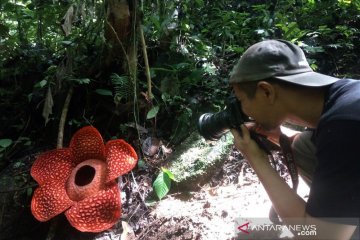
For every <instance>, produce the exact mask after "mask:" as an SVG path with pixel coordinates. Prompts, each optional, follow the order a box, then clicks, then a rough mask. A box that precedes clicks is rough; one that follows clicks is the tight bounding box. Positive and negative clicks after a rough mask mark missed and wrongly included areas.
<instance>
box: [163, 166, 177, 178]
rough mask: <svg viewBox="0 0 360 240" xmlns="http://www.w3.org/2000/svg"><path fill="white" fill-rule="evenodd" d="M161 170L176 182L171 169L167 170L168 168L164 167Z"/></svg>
mask: <svg viewBox="0 0 360 240" xmlns="http://www.w3.org/2000/svg"><path fill="white" fill-rule="evenodd" d="M161 170H162V171H163V172H164V173H166V174H167V175H168V176H169V178H170V179H171V180H173V181H175V176H174V174H173V173H172V172H171V171H170V170H169V169H166V168H163V167H162V168H161Z"/></svg>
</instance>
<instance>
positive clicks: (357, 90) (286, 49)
mask: <svg viewBox="0 0 360 240" xmlns="http://www.w3.org/2000/svg"><path fill="white" fill-rule="evenodd" d="M230 84H231V85H232V87H233V89H234V92H235V95H236V97H237V98H238V99H239V100H240V102H241V107H242V110H243V112H244V113H245V114H247V115H248V116H250V117H252V118H253V119H254V120H255V122H256V123H257V124H258V126H260V128H261V129H262V130H263V131H267V133H268V134H269V136H270V137H274V136H276V133H277V130H278V129H279V126H280V124H282V123H283V122H290V123H295V124H298V125H302V126H306V127H309V128H312V129H315V131H314V134H311V133H309V132H304V133H301V134H300V135H298V136H297V137H295V140H294V142H293V151H294V157H295V162H296V163H297V165H298V167H299V170H300V174H301V175H303V176H304V178H305V180H307V182H310V183H311V185H310V189H311V190H310V195H309V199H308V201H307V202H305V201H304V200H303V199H302V198H300V197H299V196H298V195H297V194H296V193H295V192H294V191H293V190H292V189H291V188H290V187H289V186H288V185H287V184H286V183H285V182H284V180H283V179H282V178H281V177H280V176H279V175H278V174H277V172H276V171H275V170H274V169H273V168H272V167H271V165H270V162H269V159H268V156H267V154H266V153H265V152H264V151H263V150H262V149H260V148H259V147H258V145H257V144H256V143H255V142H254V141H253V140H252V139H251V138H250V136H249V131H248V129H247V127H246V126H244V125H242V126H241V130H242V136H241V135H240V134H239V133H238V132H237V131H236V130H232V134H233V135H234V138H235V140H234V141H235V145H236V147H237V148H238V149H239V150H240V151H241V152H242V154H243V155H244V157H245V158H246V159H247V160H248V162H249V163H250V165H251V166H252V168H253V169H254V171H255V172H256V174H257V175H258V177H259V179H260V181H261V182H262V184H263V185H264V187H265V189H266V191H267V193H268V195H269V197H270V199H271V201H272V203H273V206H274V208H275V210H276V212H277V213H278V215H279V216H280V217H281V218H282V219H283V220H284V222H285V223H287V224H315V225H316V226H317V229H318V230H319V231H317V236H315V237H314V236H311V239H342V240H344V239H350V238H351V236H352V235H353V233H354V232H355V230H356V226H357V224H358V220H359V218H360V151H359V150H360V141H358V140H357V139H358V136H359V135H360V81H357V80H350V79H337V78H334V77H330V76H327V75H323V74H319V73H315V72H314V71H313V70H312V69H311V68H310V66H309V64H308V62H307V60H306V58H305V55H304V53H303V51H302V50H301V49H300V48H299V47H298V46H296V45H294V44H292V43H290V42H287V41H284V40H266V41H263V42H259V43H257V44H255V45H253V46H251V47H250V48H249V49H248V50H246V52H245V53H244V54H243V56H242V57H241V58H240V60H239V62H238V63H237V64H236V66H235V67H234V69H233V71H232V73H231V75H230ZM329 218H332V220H329ZM324 229H326V231H324Z"/></svg>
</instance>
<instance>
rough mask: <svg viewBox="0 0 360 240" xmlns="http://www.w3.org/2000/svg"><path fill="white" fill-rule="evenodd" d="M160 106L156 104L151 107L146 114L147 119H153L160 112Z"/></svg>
mask: <svg viewBox="0 0 360 240" xmlns="http://www.w3.org/2000/svg"><path fill="white" fill-rule="evenodd" d="M159 108H160V107H159V106H154V107H152V108H151V109H150V111H149V112H148V113H147V115H146V119H151V118H154V117H156V115H157V114H158V112H159Z"/></svg>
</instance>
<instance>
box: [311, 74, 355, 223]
mask: <svg viewBox="0 0 360 240" xmlns="http://www.w3.org/2000/svg"><path fill="white" fill-rule="evenodd" d="M314 140H315V145H316V148H317V152H316V154H317V158H318V165H317V167H316V169H315V173H314V178H313V182H312V185H311V191H310V195H309V199H308V202H307V206H306V210H307V212H308V213H309V214H310V215H311V216H313V217H322V218H342V219H343V218H357V219H359V218H360V81H357V80H349V79H343V80H339V81H337V82H335V83H334V84H332V85H331V86H330V87H329V89H328V92H327V94H326V96H325V103H324V110H323V113H322V115H321V118H320V121H319V124H318V128H317V129H316V132H315V139H314ZM347 223H354V224H356V222H347Z"/></svg>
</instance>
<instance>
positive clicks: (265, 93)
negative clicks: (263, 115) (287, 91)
mask: <svg viewBox="0 0 360 240" xmlns="http://www.w3.org/2000/svg"><path fill="white" fill-rule="evenodd" d="M256 93H257V94H260V96H261V97H263V98H264V99H265V100H266V101H268V102H269V103H271V104H272V103H274V101H275V96H276V94H275V93H276V90H275V88H274V86H273V85H272V84H271V83H269V82H267V81H260V82H258V84H257V91H256Z"/></svg>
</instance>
